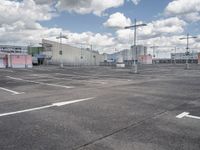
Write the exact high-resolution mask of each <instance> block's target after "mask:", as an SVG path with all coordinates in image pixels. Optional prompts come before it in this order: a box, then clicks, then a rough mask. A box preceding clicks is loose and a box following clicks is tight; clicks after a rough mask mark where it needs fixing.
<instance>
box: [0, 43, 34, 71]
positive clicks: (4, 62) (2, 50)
mask: <svg viewBox="0 0 200 150" xmlns="http://www.w3.org/2000/svg"><path fill="white" fill-rule="evenodd" d="M0 68H32V56H31V55H28V54H27V47H26V46H13V45H0Z"/></svg>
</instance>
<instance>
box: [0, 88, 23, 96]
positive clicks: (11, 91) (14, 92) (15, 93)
mask: <svg viewBox="0 0 200 150" xmlns="http://www.w3.org/2000/svg"><path fill="white" fill-rule="evenodd" d="M0 89H1V90H4V91H7V92H10V93H12V94H13V95H19V94H23V93H24V92H16V91H13V90H9V89H6V88H3V87H0Z"/></svg>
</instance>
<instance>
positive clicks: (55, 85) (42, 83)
mask: <svg viewBox="0 0 200 150" xmlns="http://www.w3.org/2000/svg"><path fill="white" fill-rule="evenodd" d="M7 77H8V78H10V79H13V80H18V81H24V82H30V83H35V84H40V85H48V86H54V87H61V88H66V89H71V88H74V87H73V86H65V85H59V84H49V83H44V82H37V81H31V80H25V79H21V78H14V77H11V76H7Z"/></svg>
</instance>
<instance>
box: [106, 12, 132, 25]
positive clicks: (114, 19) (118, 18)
mask: <svg viewBox="0 0 200 150" xmlns="http://www.w3.org/2000/svg"><path fill="white" fill-rule="evenodd" d="M103 25H104V26H105V27H111V28H124V27H125V26H130V25H131V19H130V18H126V17H125V16H124V14H122V13H120V12H117V13H114V14H112V15H110V17H109V19H108V20H107V21H106V22H105V23H104V24H103Z"/></svg>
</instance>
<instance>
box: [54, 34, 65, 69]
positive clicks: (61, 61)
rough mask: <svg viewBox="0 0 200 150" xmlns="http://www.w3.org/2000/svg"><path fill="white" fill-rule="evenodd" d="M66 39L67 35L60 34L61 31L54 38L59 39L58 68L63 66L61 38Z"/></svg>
mask: <svg viewBox="0 0 200 150" xmlns="http://www.w3.org/2000/svg"><path fill="white" fill-rule="evenodd" d="M63 38H64V39H68V37H67V36H65V35H62V33H61V32H60V36H58V37H56V39H60V51H59V54H60V68H63V57H62V55H63V50H62V39H63Z"/></svg>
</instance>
